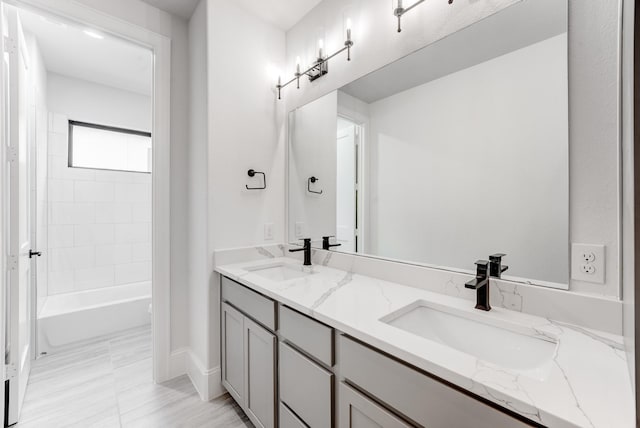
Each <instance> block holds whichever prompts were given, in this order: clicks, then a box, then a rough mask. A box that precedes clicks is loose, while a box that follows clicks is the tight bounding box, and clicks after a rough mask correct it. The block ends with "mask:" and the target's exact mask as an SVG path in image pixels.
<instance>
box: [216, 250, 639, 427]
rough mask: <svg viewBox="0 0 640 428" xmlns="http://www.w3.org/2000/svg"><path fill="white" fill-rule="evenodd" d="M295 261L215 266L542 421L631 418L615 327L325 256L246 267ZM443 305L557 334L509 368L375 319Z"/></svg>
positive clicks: (590, 423)
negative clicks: (468, 295)
mask: <svg viewBox="0 0 640 428" xmlns="http://www.w3.org/2000/svg"><path fill="white" fill-rule="evenodd" d="M278 264H294V265H296V266H300V265H301V263H300V262H299V261H297V260H295V259H292V258H286V257H285V258H272V259H267V260H260V261H251V262H246V263H238V264H232V265H224V266H217V267H216V271H218V272H219V273H220V274H222V275H224V276H227V277H229V278H231V279H233V280H235V281H237V282H239V283H241V284H243V285H245V286H247V287H249V288H251V289H253V290H255V291H257V292H259V293H262V294H264V295H266V296H268V297H271V298H272V299H274V300H277V301H279V302H281V303H283V304H285V305H287V306H289V307H291V308H293V309H296V310H298V311H300V312H302V313H304V314H306V315H309V316H311V317H313V318H315V319H316V320H318V321H320V322H323V323H325V324H327V325H329V326H331V327H334V328H336V329H337V330H340V331H341V332H343V333H346V334H348V335H350V336H352V337H355V338H357V339H359V340H361V341H363V342H365V343H368V344H370V345H371V346H373V347H376V348H378V349H380V350H382V351H384V352H387V353H389V354H391V355H393V356H395V357H397V358H399V359H401V360H403V361H406V362H407V363H409V364H411V365H413V366H415V367H418V368H420V369H422V370H424V371H426V372H429V373H432V374H433V375H436V376H439V377H440V378H442V379H444V380H446V381H448V382H451V383H453V384H455V385H457V386H459V387H461V388H464V389H466V390H468V391H470V392H472V393H474V394H476V395H478V396H480V397H484V398H485V399H488V400H490V401H492V402H495V403H497V404H499V405H501V406H503V407H505V408H507V409H510V410H512V411H514V412H516V413H518V414H520V415H523V416H525V417H527V418H529V419H531V420H533V421H535V422H538V423H541V424H542V425H545V426H549V427H589V428H625V427H633V426H634V411H633V409H634V406H635V404H634V401H633V396H632V392H631V385H630V380H629V372H628V369H627V361H626V355H625V352H624V347H623V342H622V337H620V336H616V335H612V334H607V333H601V332H597V331H594V330H588V329H585V328H581V327H577V326H572V325H569V324H565V323H559V322H555V321H552V320H549V319H545V318H541V317H537V316H533V315H528V314H523V313H519V312H515V311H510V310H507V309H503V308H494V309H493V310H491V311H490V312H482V311H478V310H475V309H474V308H473V304H470V302H469V301H468V300H464V299H460V298H456V297H451V296H446V295H443V294H438V293H433V292H429V291H425V290H421V289H418V288H413V287H408V286H404V285H401V284H396V283H393V282H389V281H383V280H379V279H375V278H371V277H367V276H363V275H359V274H354V273H351V272H345V271H342V270H337V269H333V268H329V267H325V266H317V265H316V266H312V267H306V268H304V269H307V270H308V271H309V272H311V273H312V274H311V275H307V276H305V277H302V278H297V279H292V280H287V281H274V280H269V279H266V278H264V277H263V276H261V275H259V274H258V273H256V271H250V270H248V268H252V269H253V268H255V267H266V266H275V265H278ZM419 300H422V301H425V302H429V303H430V304H433V305H437V306H441V307H446V308H451V309H452V310H455V311H456V312H458V313H463V314H468V316H469V317H471V318H472V319H475V320H478V321H480V322H485V323H486V324H489V325H491V324H494V325H508V326H510V327H509V328H514V326H515V328H516V329H517V330H519V331H521V332H526V334H527V335H530V336H532V337H539V338H543V339H551V340H552V341H554V342H557V344H558V345H557V347H556V348H555V353H554V355H553V357H552V358H551V359H549V361H548V362H546V363H545V364H544V365H543V366H542V367H540V368H539V369H537V370H535V372H527V371H517V370H511V369H508V368H505V367H501V366H499V365H496V364H492V363H490V362H487V361H483V360H481V359H479V358H476V357H474V356H472V355H470V354H466V353H463V352H461V351H458V350H456V349H453V348H451V347H448V346H446V345H443V344H440V343H437V342H435V341H432V340H429V339H426V338H422V337H421V336H418V335H415V334H412V333H409V332H406V331H404V330H401V329H399V328H397V327H394V326H391V325H389V324H387V323H385V322H382V321H380V319H381V318H383V317H385V316H386V315H388V314H390V313H392V312H394V311H396V310H398V309H401V308H403V307H406V306H407V305H410V304H412V303H414V302H416V301H419Z"/></svg>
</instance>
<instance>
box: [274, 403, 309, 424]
mask: <svg viewBox="0 0 640 428" xmlns="http://www.w3.org/2000/svg"><path fill="white" fill-rule="evenodd" d="M279 428H307V426H306V425H305V424H304V423H303V422H302V421H300V419H298V417H297V416H296V415H294V414H293V413H291V410H289V409H288V408H287V406H285V405H284V404H282V403H280V425H279Z"/></svg>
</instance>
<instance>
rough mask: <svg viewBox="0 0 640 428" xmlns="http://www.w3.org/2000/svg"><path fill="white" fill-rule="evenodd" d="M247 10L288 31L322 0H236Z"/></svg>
mask: <svg viewBox="0 0 640 428" xmlns="http://www.w3.org/2000/svg"><path fill="white" fill-rule="evenodd" d="M236 1H237V3H238V4H239V5H240V6H242V7H243V8H244V9H246V10H247V11H249V12H251V13H253V14H254V15H256V16H258V17H259V18H261V19H262V20H263V21H266V22H269V23H271V24H273V25H275V26H276V27H278V28H280V29H281V30H284V31H288V30H289V29H290V28H291V27H293V26H294V25H295V24H296V23H297V22H298V21H300V19H302V17H303V16H305V15H306V14H307V13H309V11H310V10H311V9H313V8H314V7H316V6H317V5H318V3H320V2H321V1H322V0H236Z"/></svg>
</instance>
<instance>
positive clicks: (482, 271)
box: [464, 260, 491, 311]
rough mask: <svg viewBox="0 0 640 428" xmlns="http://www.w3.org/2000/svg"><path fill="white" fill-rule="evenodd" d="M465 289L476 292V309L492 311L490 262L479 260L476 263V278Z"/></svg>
mask: <svg viewBox="0 0 640 428" xmlns="http://www.w3.org/2000/svg"><path fill="white" fill-rule="evenodd" d="M464 286H465V288H470V289H472V290H476V309H480V310H483V311H490V310H491V305H490V304H489V262H488V261H486V260H478V261H477V262H476V277H475V278H474V279H472V280H471V281H469V282H467V283H466V284H465V285H464Z"/></svg>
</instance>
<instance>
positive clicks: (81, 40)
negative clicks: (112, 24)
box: [20, 10, 153, 95]
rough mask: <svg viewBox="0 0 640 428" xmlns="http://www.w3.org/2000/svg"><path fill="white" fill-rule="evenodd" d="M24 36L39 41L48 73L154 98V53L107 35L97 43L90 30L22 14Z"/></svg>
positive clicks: (103, 35) (28, 13)
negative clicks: (87, 31) (28, 34)
mask: <svg viewBox="0 0 640 428" xmlns="http://www.w3.org/2000/svg"><path fill="white" fill-rule="evenodd" d="M20 18H21V21H22V25H23V28H24V31H25V33H31V34H33V35H34V36H35V38H36V40H37V41H38V46H39V47H40V51H41V53H42V56H43V59H44V63H45V67H46V68H47V71H49V72H53V73H58V74H62V75H64V76H69V77H74V78H77V79H83V80H87V81H90V82H95V83H99V84H102V85H107V86H112V87H115V88H119V89H124V90H127V91H131V92H136V93H140V94H144V95H151V89H152V81H153V80H152V79H153V58H152V54H151V51H150V50H148V49H145V48H143V47H141V46H138V45H136V44H133V43H130V42H127V41H125V40H122V39H119V38H117V37H114V36H110V35H108V34H101V36H102V37H104V38H102V39H96V38H93V37H90V36H88V35H87V34H86V33H85V30H89V29H87V28H83V27H80V26H77V24H71V23H69V22H62V21H55V20H53V19H52V18H49V17H46V18H45V17H42V16H39V15H36V14H35V13H33V12H29V11H26V10H21V11H20ZM96 33H97V32H96Z"/></svg>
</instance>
